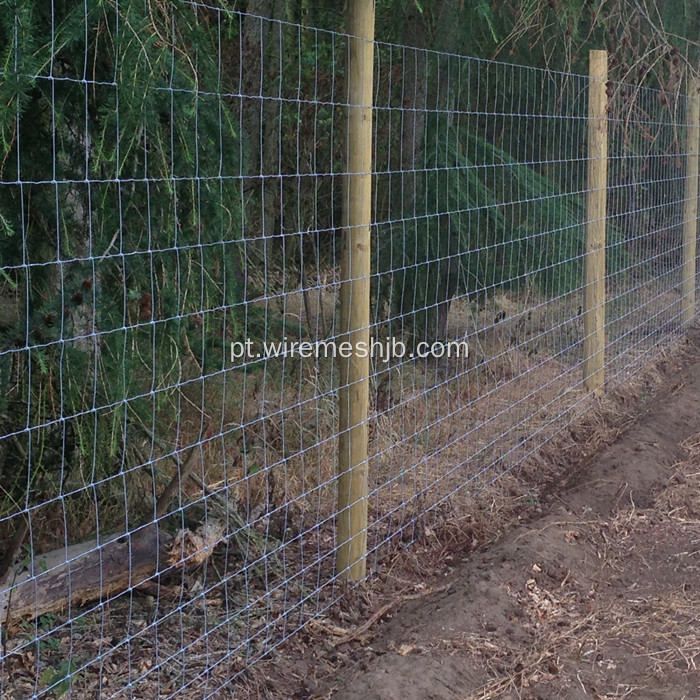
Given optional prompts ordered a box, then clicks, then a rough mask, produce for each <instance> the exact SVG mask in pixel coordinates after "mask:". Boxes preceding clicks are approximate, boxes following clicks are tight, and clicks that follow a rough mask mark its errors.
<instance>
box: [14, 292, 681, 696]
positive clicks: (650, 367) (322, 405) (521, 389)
mask: <svg viewBox="0 0 700 700" xmlns="http://www.w3.org/2000/svg"><path fill="white" fill-rule="evenodd" d="M654 298H655V299H657V300H658V295H656V296H655V297H654ZM659 303H660V302H659ZM669 303H671V301H669ZM576 304H577V299H576V297H575V296H570V297H567V298H565V299H561V300H557V302H552V303H541V304H540V303H534V302H533V299H532V296H531V295H530V294H528V295H525V296H524V297H522V298H516V297H514V296H513V295H507V294H504V295H500V296H498V297H496V298H494V299H493V300H492V301H490V302H489V304H487V305H486V306H485V307H483V308H481V309H480V310H479V311H478V314H477V315H476V316H475V315H474V310H473V309H471V307H469V306H468V305H467V304H466V302H465V301H463V302H461V303H459V302H458V303H456V304H455V305H454V309H453V319H452V321H451V322H453V323H454V325H455V326H456V327H458V326H459V324H463V327H464V328H465V329H466V328H471V329H472V332H471V334H469V335H468V339H469V340H470V342H471V343H472V345H473V346H474V345H476V346H477V347H478V348H479V350H478V351H477V352H476V353H473V354H472V358H471V360H470V362H469V363H468V364H461V365H460V364H456V365H455V364H447V365H446V364H444V363H443V364H441V363H435V362H433V363H428V362H410V363H409V362H403V363H395V364H393V365H391V366H390V367H389V369H388V370H387V371H386V372H385V375H383V376H384V377H386V378H388V382H387V383H388V385H389V387H390V392H389V394H390V398H389V399H387V400H386V401H381V402H380V401H377V402H375V405H374V406H373V412H372V416H371V428H370V434H371V446H370V460H369V473H370V475H371V482H370V488H371V495H370V516H371V522H370V531H369V542H370V557H369V560H370V565H371V567H372V568H376V567H377V566H378V564H379V563H380V562H381V564H382V569H381V572H380V574H379V576H378V577H375V578H374V579H373V580H375V585H378V586H379V588H378V589H377V590H378V591H379V592H380V593H379V595H378V597H377V596H375V597H372V599H371V601H370V602H365V603H364V604H363V605H361V606H360V607H359V608H358V609H357V610H356V611H355V612H354V613H352V614H350V615H349V616H348V615H347V610H348V609H349V608H348V605H350V608H351V607H352V605H351V604H348V603H347V602H346V604H345V605H344V607H343V608H342V609H341V610H340V612H338V611H336V612H333V613H327V612H326V610H327V609H328V607H329V606H330V605H331V604H332V603H333V602H334V601H335V600H337V599H338V597H339V595H340V594H341V593H343V589H342V588H341V587H339V586H338V584H337V583H336V582H335V581H334V579H333V551H334V546H335V541H334V523H333V514H334V490H335V478H336V476H335V471H334V469H335V462H336V458H335V450H336V443H335V439H334V438H333V436H334V435H335V434H336V433H337V416H336V414H335V387H334V383H333V382H334V379H333V375H332V373H331V370H330V362H329V363H324V362H320V363H313V362H304V361H294V362H287V363H286V364H284V365H281V363H278V364H279V366H276V365H275V363H274V362H270V363H269V366H268V368H267V370H266V372H265V373H264V374H261V373H257V374H256V373H252V374H246V375H245V378H244V377H243V375H241V374H238V375H236V376H234V377H233V378H227V379H222V378H220V377H217V378H215V379H211V380H208V381H207V382H206V384H205V386H204V394H205V395H206V397H207V406H206V414H207V416H208V419H209V421H210V422H211V424H212V425H222V426H223V427H224V431H223V432H224V434H223V436H222V437H220V438H218V439H215V440H211V441H209V442H207V443H206V445H205V446H204V460H203V462H202V465H201V468H200V469H199V471H198V474H199V477H200V478H201V480H202V481H203V483H205V484H206V485H207V488H208V492H214V493H217V494H219V495H220V496H224V497H225V498H227V499H228V501H229V503H230V504H231V507H232V508H236V509H237V510H238V511H239V512H240V514H241V517H242V519H243V520H246V521H249V524H250V527H251V529H252V530H253V531H255V532H257V533H258V534H259V535H260V536H261V537H262V538H263V540H265V542H266V543H267V544H266V545H265V547H266V550H265V549H262V550H261V549H260V548H259V547H256V546H253V545H251V546H250V548H248V549H247V550H246V549H244V548H242V547H240V546H235V545H231V546H230V547H228V548H227V549H226V550H225V551H220V552H219V553H218V554H216V555H215V556H214V557H213V558H212V560H211V561H210V562H209V563H208V564H207V565H206V566H204V567H203V568H200V569H198V570H195V571H192V572H189V573H188V574H187V575H186V576H184V575H183V576H184V578H180V579H177V578H176V580H175V581H167V580H164V581H163V584H164V588H162V593H161V594H160V597H159V598H158V599H157V600H154V599H153V598H151V597H148V596H144V595H141V594H139V593H138V592H135V591H131V592H127V593H126V594H124V595H122V596H120V597H118V598H117V599H115V600H113V601H109V602H105V603H101V604H98V605H96V606H95V607H94V608H93V609H92V610H82V611H71V617H72V618H73V619H74V620H75V619H78V620H79V622H80V624H79V625H76V623H75V622H73V623H72V624H69V622H68V618H67V617H60V618H57V619H55V620H49V621H46V620H45V621H39V623H38V624H37V625H34V624H32V625H30V626H29V628H28V629H27V630H26V634H25V635H23V636H20V637H19V638H17V639H15V640H14V641H13V642H12V645H13V648H14V649H16V653H15V654H14V655H13V656H11V657H10V660H9V662H8V664H7V666H6V669H7V668H10V667H11V668H13V669H15V676H13V677H14V678H15V680H14V681H13V683H12V686H11V687H6V690H7V697H8V698H11V697H22V692H25V691H26V690H27V688H28V687H29V685H31V684H35V685H34V688H35V689H40V688H41V687H46V685H47V683H48V681H49V680H50V676H49V675H45V674H46V672H47V669H49V670H50V669H54V670H55V669H56V668H59V669H60V662H61V660H62V659H64V658H65V650H66V648H67V647H68V646H69V647H70V650H71V656H72V658H74V659H77V660H79V665H78V666H77V667H76V668H77V673H76V674H75V676H74V678H73V683H74V686H73V687H74V692H78V693H80V694H84V695H87V694H88V693H98V695H99V693H102V696H103V697H106V696H110V694H111V693H117V697H119V696H120V694H119V693H118V691H119V689H120V688H123V687H124V686H125V685H126V684H127V682H130V683H131V684H132V688H133V689H138V690H137V692H138V693H144V694H145V693H147V692H156V693H159V694H160V695H163V694H167V693H170V692H175V691H176V690H178V689H179V688H180V687H185V686H186V687H187V688H189V689H190V691H188V692H193V693H195V694H197V693H199V692H200V691H202V689H204V688H209V689H211V688H212V687H217V686H219V685H224V684H226V683H228V682H229V681H230V680H231V679H232V678H236V677H239V676H241V674H242V673H243V671H244V669H246V668H247V667H248V666H249V665H250V664H251V663H252V662H253V661H255V660H257V659H259V658H261V657H262V656H264V655H266V654H268V653H270V652H271V651H272V650H274V649H275V648H276V647H277V646H278V645H279V644H280V643H281V642H282V641H284V640H285V639H286V638H288V637H289V636H290V635H291V634H292V633H293V632H295V631H296V630H297V629H300V628H302V627H303V626H304V625H306V624H307V623H308V622H309V621H310V620H312V619H317V620H318V624H319V625H320V626H321V628H323V627H324V626H326V627H327V628H330V627H336V628H337V627H338V623H341V624H342V626H343V627H344V628H345V629H348V628H351V627H353V625H354V624H355V625H360V624H362V622H361V621H362V620H366V619H367V618H368V617H369V618H370V619H374V618H372V615H373V614H374V613H376V611H377V609H381V607H380V606H381V605H382V604H383V605H389V604H392V605H393V603H392V602H391V601H393V600H397V599H399V598H400V597H401V596H405V595H413V594H414V593H415V589H414V586H415V581H416V578H417V577H418V578H420V576H421V574H420V572H419V570H420V569H421V568H425V567H426V561H427V562H428V563H430V562H433V563H436V565H437V562H440V561H442V562H447V563H449V561H451V558H452V557H454V556H455V552H460V551H462V552H464V551H473V550H475V549H479V548H481V547H483V546H484V545H485V544H486V543H487V542H491V541H493V540H494V539H496V538H498V537H499V535H500V533H501V532H502V531H503V530H504V529H506V528H507V527H509V524H510V523H512V522H513V521H514V520H516V519H518V518H521V517H526V516H527V514H528V513H532V512H535V511H536V510H537V499H538V493H539V488H540V487H541V485H542V483H543V482H545V481H547V480H548V479H550V478H552V477H553V476H554V475H556V474H557V473H560V472H562V471H563V470H564V468H565V465H564V462H566V463H567V464H566V466H567V467H568V466H569V465H570V464H571V463H572V462H575V461H576V460H582V459H585V458H586V457H587V456H588V455H590V454H593V453H595V452H596V451H598V450H599V449H600V447H601V446H602V445H604V444H608V443H609V442H611V441H612V440H613V439H614V437H615V436H616V435H617V434H619V432H620V431H621V430H624V428H625V427H626V424H627V423H628V422H629V420H631V417H630V416H631V413H632V412H633V411H631V409H632V407H633V406H634V405H635V404H637V403H638V401H639V400H640V398H643V397H645V396H651V395H652V394H653V392H654V391H655V390H656V389H657V388H658V387H659V385H660V382H661V377H662V376H663V368H664V364H665V363H666V362H667V360H666V359H665V357H666V351H661V349H660V347H659V346H658V338H656V339H653V338H652V339H648V340H647V341H646V344H644V345H642V344H639V346H638V349H641V348H643V349H644V350H645V352H646V353H648V357H654V356H655V355H659V357H658V359H657V360H656V362H655V363H649V364H647V365H646V366H645V368H644V369H643V370H642V371H641V372H639V373H638V374H636V375H635V377H634V379H632V380H631V381H627V382H626V383H625V384H623V385H619V386H616V387H615V391H611V392H610V393H609V394H608V395H607V396H606V397H604V398H600V397H592V396H587V395H586V394H585V393H584V391H583V389H582V387H581V383H580V367H579V365H578V362H579V360H578V356H577V355H578V351H577V350H576V347H577V343H578V340H576V342H572V341H571V340H570V338H573V337H575V338H577V339H578V337H580V327H579V326H580V318H579V317H578V314H577V313H575V312H573V311H572V309H575V308H576ZM502 311H505V312H506V314H507V319H508V320H507V321H506V322H500V321H499V322H498V323H494V319H495V317H497V316H498V315H499V314H500V313H501V312H502ZM684 352H686V351H685V350H684V348H683V347H679V346H676V347H675V349H674V350H673V353H674V358H675V361H678V358H679V357H681V356H682V355H683V354H684ZM635 366H636V367H637V369H638V368H639V365H635ZM379 381H382V378H378V382H379ZM375 389H376V385H375ZM199 391H200V390H199V389H198V392H199ZM198 395H200V396H201V394H199V393H198ZM377 396H378V395H377ZM191 399H192V405H196V404H195V399H196V397H194V396H193V397H191ZM181 419H182V421H183V422H184V424H185V425H186V424H187V422H191V423H192V425H196V421H197V417H196V415H195V412H194V410H193V409H192V408H190V409H186V410H185V413H184V414H183V416H182V417H181ZM158 467H159V468H160V470H161V471H162V473H163V474H162V480H163V482H167V480H168V479H169V478H170V477H171V475H172V472H173V467H172V466H171V465H170V463H169V462H167V461H163V462H160V463H159V464H158ZM151 479H152V475H151V472H150V471H145V470H142V471H141V472H135V473H133V474H132V475H131V476H130V479H129V480H127V481H126V482H125V484H126V487H125V494H124V497H125V500H126V501H127V502H128V503H129V504H130V507H131V508H133V510H134V512H138V510H139V509H143V510H146V511H147V510H148V509H149V508H152V503H151V502H150V501H149V497H148V494H149V493H150V492H152V487H151V485H150V480H151ZM496 479H498V480H497V481H496ZM494 482H495V483H494ZM159 488H160V486H159ZM206 499H207V497H206V495H205V494H204V493H202V491H201V489H198V488H197V487H196V486H195V485H189V486H187V488H186V489H185V491H184V494H183V504H184V511H183V512H184V514H185V515H186V516H188V517H189V516H191V517H193V518H200V519H201V518H202V517H203V516H204V514H205V510H204V509H205V502H206ZM261 504H262V507H258V506H261ZM93 507H94V506H93ZM256 507H257V508H256ZM679 512H680V511H679ZM95 516H96V513H85V514H84V519H83V521H84V522H94V517H95ZM280 516H281V517H282V522H281V525H280V524H279V522H280ZM122 517H123V516H122ZM413 540H419V541H420V543H421V544H420V546H419V547H418V548H417V549H416V550H413V551H412V550H404V549H403V544H405V543H406V542H409V541H413ZM399 545H400V546H399ZM418 553H420V554H418ZM392 576H394V577H398V580H401V579H402V577H403V578H405V579H406V580H409V581H411V584H410V586H409V589H408V592H407V590H406V588H405V587H402V586H401V585H400V584H396V582H395V581H394V582H393V583H392V578H391V577H392ZM381 591H384V592H383V593H381ZM168 592H170V593H168ZM168 595H171V596H172V599H171V600H168ZM382 596H383V600H384V603H381V600H382ZM378 606H379V607H378ZM343 610H344V611H345V612H343ZM336 615H340V616H341V617H340V618H338V619H334V617H333V616H336ZM343 615H345V616H346V617H345V618H343V617H342V616H343ZM379 617H381V615H380V616H379ZM376 619H379V618H376ZM329 626H330V627H329ZM319 629H320V628H319ZM336 631H337V630H336ZM54 639H55V640H58V644H57V645H56V644H55V643H54V642H52V641H51V640H54ZM32 640H40V641H32ZM559 641H560V640H557V642H556V643H559ZM446 643H447V642H446ZM450 643H454V644H456V643H457V642H456V641H454V640H453V641H452V642H450ZM37 644H40V645H41V647H39V646H37ZM459 644H462V645H469V644H474V645H476V642H475V641H474V640H468V639H467V640H461V641H459ZM34 648H36V649H39V651H38V652H37V651H32V649H34ZM549 648H550V647H549V646H547V645H545V646H544V647H543V650H541V651H539V652H534V651H533V655H532V657H528V658H527V659H523V661H521V662H520V663H521V664H522V668H523V669H533V670H532V674H535V673H538V672H541V671H537V669H539V668H540V667H541V665H542V663H544V661H546V660H547V658H548V657H547V656H546V655H545V656H542V655H543V654H545V653H546V650H547V649H549ZM484 649H486V651H482V652H481V653H487V652H488V648H487V647H484ZM156 650H157V653H156ZM492 652H493V653H492V654H491V652H488V653H487V655H488V658H489V659H490V661H489V662H491V661H493V660H494V659H497V657H498V653H499V652H498V651H497V650H492ZM97 656H101V657H102V659H101V661H99V662H95V661H93V659H95V658H96V657H97ZM137 659H151V660H152V661H150V662H148V661H137ZM144 664H145V665H144ZM149 664H150V665H149ZM527 673H529V671H523V670H521V671H520V672H519V674H520V675H519V676H518V677H519V678H520V680H519V682H520V683H522V682H523V678H525V676H526V675H527ZM523 674H525V675H523ZM42 679H43V680H42ZM246 679H247V680H246ZM240 680H241V682H244V681H245V682H250V683H256V682H257V681H256V680H255V675H254V674H253V676H251V675H249V674H244V675H243V676H241V678H240ZM54 682H55V679H54ZM28 684H29V685H28ZM22 688H24V690H22ZM15 691H16V692H15ZM125 692H126V691H125ZM130 692H131V691H130ZM489 692H491V691H489ZM493 692H496V691H495V690H494V691H493ZM12 693H15V694H14V695H13V694H12ZM16 693H19V694H16ZM475 697H476V696H475ZM478 697H484V698H485V697H496V696H495V695H481V696H478Z"/></svg>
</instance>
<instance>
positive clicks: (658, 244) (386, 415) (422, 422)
mask: <svg viewBox="0 0 700 700" xmlns="http://www.w3.org/2000/svg"><path fill="white" fill-rule="evenodd" d="M56 7H57V5H55V4H54V3H51V4H50V7H48V6H47V10H46V13H45V15H43V16H42V17H40V18H38V19H37V18H34V19H33V20H32V21H33V22H34V24H33V25H31V26H30V25H29V24H28V16H27V15H24V14H22V12H20V11H18V12H17V15H16V16H15V19H14V27H15V31H14V37H13V38H12V45H11V46H10V47H9V49H8V50H7V52H6V57H7V59H8V60H6V61H5V63H4V64H3V66H2V71H1V72H0V94H2V95H3V98H2V100H0V102H1V103H2V106H1V107H0V136H2V139H3V143H4V144H5V150H4V154H3V158H2V162H1V163H0V260H1V262H2V270H1V273H2V277H1V279H0V297H1V299H0V305H1V306H2V311H0V535H1V537H0V541H2V543H3V544H2V548H3V550H2V551H1V552H0V553H3V554H4V555H5V556H4V560H2V561H0V564H1V565H2V566H3V570H2V571H0V627H1V628H2V634H3V638H2V646H1V647H0V696H1V697H3V698H4V697H7V698H27V697H48V696H53V695H55V694H61V693H66V695H67V696H68V697H79V698H84V697H92V696H94V697H100V698H111V697H145V696H146V695H147V694H150V696H157V697H162V698H167V697H174V696H176V695H180V696H182V697H185V696H186V697H200V696H201V697H212V696H214V695H215V694H216V693H217V691H218V690H219V689H221V688H222V687H224V686H226V685H227V684H229V683H231V682H233V681H235V680H236V679H237V678H238V677H239V676H240V675H241V674H242V673H243V672H244V671H245V669H247V668H248V667H250V665H251V664H253V663H254V662H256V661H257V660H259V659H260V658H262V657H263V656H265V655H268V654H271V653H272V654H274V652H275V650H276V648H277V647H278V646H279V645H280V644H281V643H282V642H284V641H285V640H286V639H288V638H289V637H290V636H291V635H293V634H294V633H295V632H297V631H299V630H300V629H302V628H303V627H304V626H305V625H307V624H308V623H309V622H310V621H311V620H314V619H315V618H319V617H322V616H323V615H324V614H325V613H326V611H327V610H328V609H329V607H330V606H331V605H333V603H334V602H336V601H337V599H338V598H339V596H340V595H342V592H343V590H344V587H343V586H342V585H340V581H339V576H340V575H341V574H342V572H338V571H336V567H335V556H336V552H337V548H338V541H337V533H336V516H337V493H336V489H337V450H338V448H337V442H338V433H339V418H338V390H339V387H340V385H341V377H340V374H339V370H338V366H337V357H336V356H334V353H337V352H338V347H339V346H340V344H341V343H342V341H343V335H342V334H341V331H340V322H339V303H340V301H339V296H340V295H339V290H340V287H341V284H342V282H343V280H342V279H341V270H340V258H341V249H342V240H343V238H342V237H343V206H344V195H343V186H344V181H345V179H346V176H348V173H347V171H346V167H345V159H346V155H347V149H350V148H353V144H351V143H350V144H349V143H347V142H346V138H345V133H346V123H345V117H346V114H347V108H348V106H349V105H348V103H347V98H346V94H347V75H346V72H345V67H346V65H347V55H346V54H347V50H348V39H349V37H348V36H347V35H345V34H342V33H338V32H333V31H326V30H320V29H315V28H311V27H305V26H301V25H298V24H293V23H290V22H284V21H280V20H274V19H266V18H262V17H256V16H252V15H246V14H240V13H237V12H232V11H228V10H224V9H221V8H218V7H211V6H208V5H204V4H198V3H186V2H182V3H172V4H171V5H168V4H164V5H163V6H160V5H155V4H153V5H151V4H149V3H124V4H116V5H114V6H111V5H110V6H109V8H107V6H106V5H104V6H103V4H100V3H95V4H94V7H93V4H91V3H86V4H85V7H84V9H81V10H80V12H79V13H78V15H77V16H74V15H70V16H64V15H61V14H60V13H59V11H58V10H57V9H56ZM115 8H116V10H115ZM76 27H78V29H77V30H76ZM34 31H35V32H44V36H45V37H47V38H48V40H47V41H45V42H44V43H41V42H37V41H35V40H34V37H35V34H33V32H34ZM68 49H70V51H69V50H68ZM589 83H590V80H589V78H588V77H587V76H582V75H575V74H571V73H563V72H555V71H546V70H540V69H535V68H528V67H524V66H519V65H511V64H506V63H497V62H492V61H486V60H480V59H476V58H471V57H467V56H460V55H455V54H447V53H440V52H435V51H428V50H424V49H415V48H411V47H408V46H401V45H395V44H389V43H383V42H376V43H375V52H374V87H373V92H374V97H373V102H374V104H373V107H374V110H373V113H374V121H373V167H372V173H371V175H372V177H373V190H372V196H373V202H372V220H373V224H372V228H371V236H372V272H371V280H370V282H371V295H370V304H371V316H370V319H371V320H370V329H369V330H370V333H371V337H372V339H373V340H374V341H376V342H377V343H381V346H379V345H377V346H376V347H375V352H374V354H373V356H372V357H371V358H370V366H371V373H370V374H371V376H370V387H371V388H370V407H369V411H370V417H369V421H368V429H369V457H368V460H367V467H368V473H369V494H368V504H369V523H368V527H367V534H368V554H367V561H368V574H369V575H370V576H372V575H373V574H374V573H375V572H377V571H378V570H379V569H380V567H381V566H382V564H383V562H384V561H386V558H387V557H388V556H390V555H392V554H394V553H395V552H396V550H397V548H399V547H401V546H406V545H407V544H408V543H410V542H412V541H413V540H415V539H418V538H420V537H424V536H425V535H426V532H427V531H428V530H429V528H434V527H439V526H440V525H442V524H444V523H446V522H448V521H449V519H450V518H451V517H452V516H453V515H454V514H455V513H456V512H459V509H460V508H462V509H463V508H465V507H467V506H468V504H469V503H470V501H471V500H472V499H473V498H474V495H475V494H476V493H478V492H479V491H480V490H481V489H483V488H484V487H485V486H486V485H488V484H490V483H492V482H493V481H494V480H495V479H497V478H499V477H502V476H504V475H506V474H507V473H508V472H510V471H512V470H515V469H518V468H520V467H521V465H523V464H524V463H525V462H526V460H527V459H528V458H530V457H531V456H532V455H533V454H534V453H535V451H536V450H538V449H540V448H541V447H542V446H543V445H544V444H545V443H547V442H548V441H550V440H551V439H552V438H553V437H554V436H556V435H557V434H558V433H559V432H560V431H562V429H563V428H564V427H566V426H567V425H569V424H570V423H571V422H572V421H574V420H575V419H576V418H577V417H579V416H581V415H582V413H583V412H584V411H585V410H586V409H587V408H589V407H590V406H591V403H592V401H593V398H592V395H591V394H590V393H589V392H587V391H586V390H585V389H584V386H583V361H584V355H583V341H584V327H583V315H584V312H585V309H584V256H585V252H586V248H585V236H586V223H587V219H586V216H587V215H586V195H587V193H588V191H589V190H588V185H587V175H586V172H587V165H588V99H589V93H588V91H589ZM607 90H608V95H609V107H608V122H609V124H608V127H609V168H608V170H609V172H608V204H607V243H606V262H607V272H606V278H605V289H606V302H605V312H606V313H605V331H606V335H607V347H606V364H605V370H606V380H607V381H606V386H608V387H610V386H613V385H614V384H616V383H618V382H621V381H623V380H625V379H627V378H628V377H630V376H632V374H633V373H634V372H636V371H638V370H639V369H640V368H642V367H643V366H644V365H645V364H646V363H648V362H650V361H651V360H652V359H653V358H654V357H655V356H656V355H658V354H659V353H660V352H661V351H663V350H664V349H665V348H666V347H668V346H669V344H670V343H671V342H673V341H674V340H675V339H677V338H678V337H679V336H680V334H681V332H682V324H681V307H682V297H681V282H682V278H681V271H682V261H683V249H682V244H683V216H684V213H683V212H684V204H685V194H684V187H685V181H686V164H687V159H688V157H689V154H688V153H687V151H686V133H687V124H686V110H685V104H686V98H685V96H684V95H678V94H670V93H668V92H662V91H657V90H652V89H648V88H641V87H639V86H634V85H626V84H617V83H612V82H610V83H608V85H607ZM697 155H698V154H697V153H692V154H690V157H694V158H697ZM302 343H307V344H308V345H306V346H302V345H300V344H302ZM294 344H296V345H294ZM379 347H381V352H380V350H379V349H378V348H379ZM426 348H428V349H430V350H431V352H430V353H427V352H425V350H426ZM448 350H450V352H448ZM305 355H306V356H305ZM183 693H184V695H183Z"/></svg>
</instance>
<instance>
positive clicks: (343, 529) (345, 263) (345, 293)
mask: <svg viewBox="0 0 700 700" xmlns="http://www.w3.org/2000/svg"><path fill="white" fill-rule="evenodd" d="M347 31H348V34H349V35H350V38H348V70H347V77H348V105H349V106H348V120H347V134H346V146H345V148H346V163H347V175H346V180H345V192H344V203H343V227H344V232H343V253H342V261H341V278H342V280H343V282H342V287H341V291H340V331H341V336H342V337H341V341H342V342H345V343H349V344H350V345H349V347H351V348H352V351H351V352H350V353H349V355H348V356H347V357H343V353H342V347H343V346H342V345H340V346H339V348H340V350H341V357H340V384H341V386H340V390H339V401H340V406H339V429H340V437H339V441H338V469H339V477H338V519H337V541H338V555H337V561H336V567H337V572H338V574H339V576H340V578H342V579H347V580H351V581H359V580H361V579H363V578H364V577H365V574H366V561H365V557H366V554H367V454H368V449H367V411H368V403H369V357H368V355H367V353H366V352H365V353H364V356H363V354H362V353H361V352H358V343H364V344H365V348H367V347H368V345H369V318H370V316H369V291H370V288H369V282H370V224H371V216H372V207H371V204H372V175H371V170H372V83H373V78H374V0H348V26H347Z"/></svg>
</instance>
